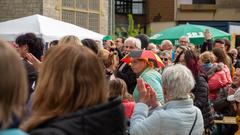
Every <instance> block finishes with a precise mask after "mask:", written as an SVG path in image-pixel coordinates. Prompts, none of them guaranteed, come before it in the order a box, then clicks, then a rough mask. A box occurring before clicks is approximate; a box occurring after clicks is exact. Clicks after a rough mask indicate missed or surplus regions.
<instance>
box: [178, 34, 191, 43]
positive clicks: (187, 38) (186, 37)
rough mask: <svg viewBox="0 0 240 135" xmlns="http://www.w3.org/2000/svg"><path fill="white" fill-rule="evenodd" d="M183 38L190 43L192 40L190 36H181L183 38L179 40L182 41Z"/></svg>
mask: <svg viewBox="0 0 240 135" xmlns="http://www.w3.org/2000/svg"><path fill="white" fill-rule="evenodd" d="M182 38H185V39H186V40H187V42H188V43H190V39H189V37H188V36H181V37H180V38H179V40H180V39H182Z"/></svg>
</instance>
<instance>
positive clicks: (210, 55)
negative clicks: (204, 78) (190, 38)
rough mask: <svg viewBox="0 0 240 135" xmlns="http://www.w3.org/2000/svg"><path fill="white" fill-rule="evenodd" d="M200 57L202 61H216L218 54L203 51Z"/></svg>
mask: <svg viewBox="0 0 240 135" xmlns="http://www.w3.org/2000/svg"><path fill="white" fill-rule="evenodd" d="M199 58H200V62H201V63H214V62H215V61H216V56H215V55H214V54H213V53H212V52H209V51H205V52H204V53H202V54H201V55H200V57H199Z"/></svg>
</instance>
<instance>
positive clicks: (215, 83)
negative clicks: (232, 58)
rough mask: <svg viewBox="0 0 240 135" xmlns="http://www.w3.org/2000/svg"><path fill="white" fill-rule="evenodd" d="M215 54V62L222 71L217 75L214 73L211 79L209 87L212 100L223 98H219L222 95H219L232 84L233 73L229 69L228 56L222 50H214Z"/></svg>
mask: <svg viewBox="0 0 240 135" xmlns="http://www.w3.org/2000/svg"><path fill="white" fill-rule="evenodd" d="M213 54H214V55H215V56H216V61H215V62H216V63H217V64H218V65H219V66H220V67H219V68H220V69H221V70H220V71H221V72H216V74H215V72H214V74H212V76H211V78H209V81H208V85H209V96H210V100H216V99H218V98H223V97H219V96H220V95H221V94H220V93H219V92H220V89H221V88H224V87H226V86H228V85H229V84H231V83H232V78H231V72H230V70H229V68H228V67H227V55H226V54H225V52H224V50H223V49H220V48H214V49H213ZM217 71H219V70H217ZM218 93H219V94H218ZM224 96H226V95H224Z"/></svg>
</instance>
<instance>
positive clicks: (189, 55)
mask: <svg viewBox="0 0 240 135" xmlns="http://www.w3.org/2000/svg"><path fill="white" fill-rule="evenodd" d="M184 60H185V63H186V66H187V67H188V69H190V70H191V72H192V74H193V76H194V77H197V76H198V75H199V74H200V73H201V69H200V65H199V62H198V57H197V55H196V54H195V53H194V52H193V51H192V50H187V51H185V52H184Z"/></svg>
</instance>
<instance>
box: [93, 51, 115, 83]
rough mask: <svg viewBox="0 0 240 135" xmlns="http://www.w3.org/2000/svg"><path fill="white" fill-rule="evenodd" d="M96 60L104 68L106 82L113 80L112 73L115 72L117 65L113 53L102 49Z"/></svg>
mask: <svg viewBox="0 0 240 135" xmlns="http://www.w3.org/2000/svg"><path fill="white" fill-rule="evenodd" d="M98 58H99V60H100V62H101V63H102V65H103V67H104V71H105V75H106V78H107V80H112V79H114V78H115V75H114V72H115V71H116V69H117V66H118V63H119V62H118V61H119V59H118V56H117V54H115V52H109V51H108V50H106V49H102V50H99V52H98Z"/></svg>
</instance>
